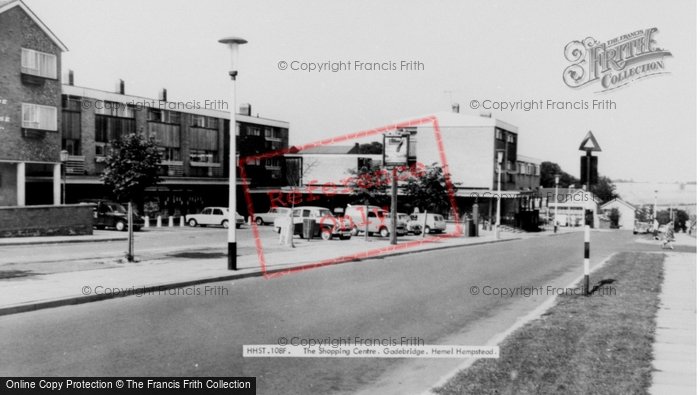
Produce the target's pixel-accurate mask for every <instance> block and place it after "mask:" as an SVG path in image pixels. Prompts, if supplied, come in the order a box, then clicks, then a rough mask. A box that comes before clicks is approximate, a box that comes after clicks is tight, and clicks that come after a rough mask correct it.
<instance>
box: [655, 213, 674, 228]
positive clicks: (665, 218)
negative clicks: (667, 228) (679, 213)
mask: <svg viewBox="0 0 700 395" xmlns="http://www.w3.org/2000/svg"><path fill="white" fill-rule="evenodd" d="M656 220H657V221H658V222H659V225H665V224H667V223H669V222H671V213H670V212H669V211H668V210H659V211H657V212H656Z"/></svg>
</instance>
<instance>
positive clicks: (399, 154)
mask: <svg viewBox="0 0 700 395" xmlns="http://www.w3.org/2000/svg"><path fill="white" fill-rule="evenodd" d="M409 142H410V135H408V134H398V133H392V134H385V135H384V144H383V146H384V149H383V153H382V166H383V167H385V168H386V169H388V170H395V169H396V168H397V167H401V166H403V167H404V169H405V167H406V166H407V165H408V152H409V151H408V144H409ZM390 174H391V175H390V177H391V235H390V236H391V239H390V242H389V243H390V244H392V245H396V244H397V240H396V221H397V215H396V210H397V206H398V203H397V200H398V191H397V190H398V183H397V182H396V177H395V174H393V173H390Z"/></svg>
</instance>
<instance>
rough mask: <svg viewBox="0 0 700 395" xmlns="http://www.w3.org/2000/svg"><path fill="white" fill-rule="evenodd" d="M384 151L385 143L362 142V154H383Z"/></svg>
mask: <svg viewBox="0 0 700 395" xmlns="http://www.w3.org/2000/svg"><path fill="white" fill-rule="evenodd" d="M383 152H384V145H382V143H380V142H379V141H372V142H371V143H369V144H360V153H361V154H377V155H381V154H382V153H383Z"/></svg>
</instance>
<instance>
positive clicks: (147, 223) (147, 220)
mask: <svg viewBox="0 0 700 395" xmlns="http://www.w3.org/2000/svg"><path fill="white" fill-rule="evenodd" d="M150 226H151V219H150V218H148V215H147V216H145V217H143V227H144V228H148V227H150Z"/></svg>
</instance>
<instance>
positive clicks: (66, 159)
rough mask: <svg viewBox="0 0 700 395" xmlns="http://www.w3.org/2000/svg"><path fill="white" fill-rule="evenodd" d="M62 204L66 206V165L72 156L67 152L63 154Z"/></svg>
mask: <svg viewBox="0 0 700 395" xmlns="http://www.w3.org/2000/svg"><path fill="white" fill-rule="evenodd" d="M60 155H61V204H66V163H68V157H69V156H70V154H69V153H68V151H66V150H62V151H61V153H60Z"/></svg>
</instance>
